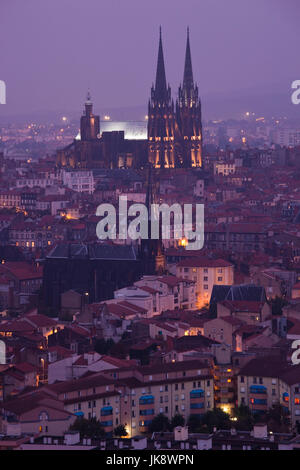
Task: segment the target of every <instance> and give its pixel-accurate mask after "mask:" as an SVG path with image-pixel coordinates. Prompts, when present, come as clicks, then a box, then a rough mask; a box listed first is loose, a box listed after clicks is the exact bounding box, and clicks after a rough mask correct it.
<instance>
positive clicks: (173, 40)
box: [0, 0, 300, 120]
mask: <svg viewBox="0 0 300 470" xmlns="http://www.w3.org/2000/svg"><path fill="white" fill-rule="evenodd" d="M224 3H225V2H220V0H202V1H201V2H199V0H187V1H185V2H182V1H178V0H164V2H163V3H162V2H161V1H160V2H159V1H158V0H153V1H152V2H151V4H150V3H148V2H141V0H126V1H124V2H122V3H120V2H118V1H117V0H110V1H99V0H85V1H82V0H51V2H50V1H44V2H40V1H38V0H27V1H26V2H24V1H22V0H10V1H9V2H3V1H2V2H1V6H0V43H1V44H2V45H3V47H1V51H0V64H1V67H0V79H2V80H5V82H6V85H7V104H6V105H1V106H0V118H1V120H3V119H5V118H9V116H24V115H28V116H30V115H34V114H35V113H47V112H48V113H53V112H54V113H55V112H57V113H59V112H65V113H80V112H81V110H82V108H83V103H84V100H85V95H86V91H87V89H88V88H90V90H91V92H92V97H93V101H94V103H95V112H96V113H98V114H103V113H104V112H106V111H109V110H113V109H121V108H124V109H128V110H133V109H134V108H141V110H142V109H145V112H146V109H147V102H148V98H149V95H150V87H151V84H152V82H153V81H154V79H155V70H156V60H157V49H158V31H159V25H162V34H163V45H164V55H165V64H166V74H167V80H168V82H169V83H170V85H171V88H172V95H173V97H174V98H176V95H177V89H178V86H179V84H180V82H181V80H182V74H183V65H184V54H185V45H186V28H187V26H189V28H190V39H191V49H192V60H193V69H194V79H195V81H196V82H197V83H198V86H199V92H200V95H201V97H202V102H203V118H204V119H209V118H212V117H230V116H231V117H237V115H238V114H239V113H241V112H243V111H246V110H247V109H248V107H249V106H252V108H253V109H251V111H252V110H253V111H255V112H258V113H259V112H264V113H267V114H268V113H270V115H271V114H275V115H279V114H287V115H290V116H293V117H297V116H298V114H299V110H298V107H296V106H293V105H291V102H290V96H291V91H290V86H291V83H292V81H293V80H296V79H300V64H299V60H297V56H296V53H295V52H296V46H295V45H296V44H297V42H298V38H299V32H298V24H299V19H300V4H299V2H297V0H272V2H270V0H227V1H226V4H224ZM129 114H130V112H129ZM142 114H143V113H142ZM132 115H133V116H135V113H134V112H133V111H132ZM129 118H130V116H129ZM141 119H142V116H141Z"/></svg>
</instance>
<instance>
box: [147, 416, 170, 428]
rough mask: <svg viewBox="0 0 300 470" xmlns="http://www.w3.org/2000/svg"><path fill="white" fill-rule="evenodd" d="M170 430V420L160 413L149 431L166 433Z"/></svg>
mask: <svg viewBox="0 0 300 470" xmlns="http://www.w3.org/2000/svg"><path fill="white" fill-rule="evenodd" d="M169 429H170V421H169V418H168V417H167V416H166V415H164V414H163V413H159V414H158V415H156V416H155V417H154V418H153V420H152V422H151V424H150V426H149V431H150V432H160V431H161V432H164V431H169Z"/></svg>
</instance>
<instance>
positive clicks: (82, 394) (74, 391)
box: [46, 360, 214, 436]
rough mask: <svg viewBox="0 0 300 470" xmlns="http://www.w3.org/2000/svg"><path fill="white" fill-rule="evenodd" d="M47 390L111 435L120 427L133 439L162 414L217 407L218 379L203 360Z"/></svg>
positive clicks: (108, 374) (109, 373)
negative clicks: (98, 423)
mask: <svg viewBox="0 0 300 470" xmlns="http://www.w3.org/2000/svg"><path fill="white" fill-rule="evenodd" d="M46 388H47V389H48V390H49V393H51V394H54V395H56V396H57V397H58V399H59V400H62V401H63V402H64V409H65V410H66V411H68V412H70V413H74V414H76V415H77V416H84V417H85V418H92V417H96V418H97V419H99V420H100V421H101V423H102V425H103V427H104V429H105V431H106V433H107V435H112V432H113V429H114V428H115V427H116V426H118V425H120V424H122V425H124V426H125V427H126V430H127V432H128V434H129V436H135V435H139V434H141V433H146V432H147V431H148V429H149V425H150V423H151V421H152V420H153V418H154V417H155V416H156V415H158V414H159V413H163V414H164V415H166V416H167V417H168V418H169V419H171V418H172V417H173V416H174V415H175V414H181V415H183V416H184V418H185V419H186V420H188V418H189V416H190V415H202V414H203V413H205V412H206V411H208V410H212V409H213V408H214V381H213V376H212V374H211V373H210V369H209V366H207V364H204V363H203V362H200V361H198V360H193V361H184V362H179V363H168V364H157V365H153V366H144V367H126V368H120V369H110V370H105V371H102V372H101V373H96V374H93V375H90V376H88V377H84V378H81V379H78V380H73V381H67V382H63V383H58V384H53V385H49V386H47V387H46Z"/></svg>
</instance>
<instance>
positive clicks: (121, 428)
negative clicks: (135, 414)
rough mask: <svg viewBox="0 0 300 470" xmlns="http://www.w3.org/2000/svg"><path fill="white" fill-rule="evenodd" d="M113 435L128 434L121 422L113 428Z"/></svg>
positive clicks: (122, 435)
mask: <svg viewBox="0 0 300 470" xmlns="http://www.w3.org/2000/svg"><path fill="white" fill-rule="evenodd" d="M114 435H115V436H117V437H125V436H128V432H127V431H126V428H125V426H124V425H123V424H120V425H119V426H117V427H116V428H115V429H114Z"/></svg>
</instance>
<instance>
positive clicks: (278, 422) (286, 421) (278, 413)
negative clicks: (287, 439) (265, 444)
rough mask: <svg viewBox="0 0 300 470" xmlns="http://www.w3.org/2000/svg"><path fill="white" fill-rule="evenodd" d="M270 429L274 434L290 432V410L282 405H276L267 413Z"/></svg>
mask: <svg viewBox="0 0 300 470" xmlns="http://www.w3.org/2000/svg"><path fill="white" fill-rule="evenodd" d="M266 421H267V424H268V428H269V430H270V431H273V432H289V431H290V414H289V410H288V409H287V408H285V407H284V406H282V405H281V404H280V403H275V404H274V405H273V406H272V408H270V409H269V410H268V411H267V413H266Z"/></svg>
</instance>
